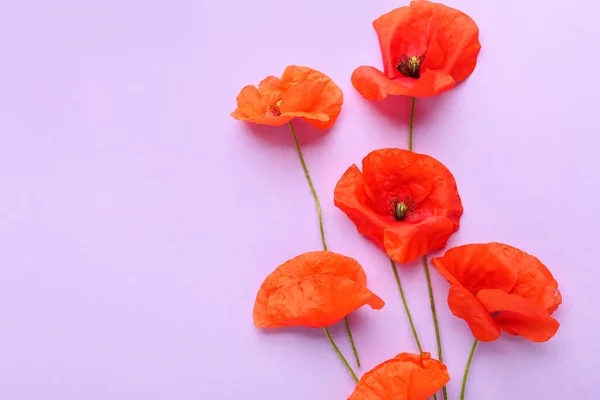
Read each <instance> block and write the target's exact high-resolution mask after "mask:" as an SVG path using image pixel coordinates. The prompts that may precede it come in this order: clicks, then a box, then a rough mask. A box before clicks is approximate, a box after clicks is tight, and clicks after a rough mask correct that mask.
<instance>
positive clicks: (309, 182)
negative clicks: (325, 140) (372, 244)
mask: <svg viewBox="0 0 600 400" xmlns="http://www.w3.org/2000/svg"><path fill="white" fill-rule="evenodd" d="M288 125H289V126H290V130H291V131H292V138H294V144H295V145H296V151H297V152H298V158H299V159H300V164H302V169H303V170H304V175H305V176H306V180H307V181H308V186H310V191H311V192H312V196H313V199H314V200H315V205H316V206H317V215H318V217H319V230H320V231H321V242H322V243H323V250H327V242H326V241H325V229H323V212H322V211H321V202H320V201H319V196H317V191H316V190H315V185H313V182H312V179H311V178H310V174H309V173H308V168H307V167H306V163H305V162H304V157H303V156H302V150H300V144H299V143H298V138H297V137H296V131H294V125H292V121H290V122H288Z"/></svg>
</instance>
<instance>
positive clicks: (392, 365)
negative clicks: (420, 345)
mask: <svg viewBox="0 0 600 400" xmlns="http://www.w3.org/2000/svg"><path fill="white" fill-rule="evenodd" d="M449 380H450V376H449V375H448V369H447V368H446V366H445V365H444V364H442V363H441V362H439V361H437V360H434V359H432V358H431V356H430V354H429V353H423V356H419V355H416V354H409V353H402V354H398V355H397V356H396V357H395V358H393V359H391V360H387V361H385V362H383V363H381V364H379V365H377V366H376V367H375V368H373V369H372V370H371V371H369V372H367V373H365V374H364V375H363V376H362V378H361V380H360V381H359V382H358V384H357V385H356V388H355V389H354V392H353V393H352V394H351V395H350V397H348V400H388V399H405V400H426V399H428V398H429V397H431V396H432V395H433V394H434V393H436V392H437V391H439V390H440V389H441V388H442V387H443V386H444V385H445V384H446V383H448V381H449Z"/></svg>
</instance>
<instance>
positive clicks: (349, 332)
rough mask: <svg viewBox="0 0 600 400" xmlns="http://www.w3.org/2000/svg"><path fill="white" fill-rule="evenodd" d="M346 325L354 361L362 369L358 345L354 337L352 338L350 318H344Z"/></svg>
mask: <svg viewBox="0 0 600 400" xmlns="http://www.w3.org/2000/svg"><path fill="white" fill-rule="evenodd" d="M344 325H346V333H347V334H348V338H349V339H350V346H351V347H352V353H354V359H355V360H356V366H357V367H358V368H360V358H358V351H357V350H356V344H355V343H354V337H353V336H352V331H351V330H350V322H348V317H344Z"/></svg>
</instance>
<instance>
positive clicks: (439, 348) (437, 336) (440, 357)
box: [423, 256, 448, 400]
mask: <svg viewBox="0 0 600 400" xmlns="http://www.w3.org/2000/svg"><path fill="white" fill-rule="evenodd" d="M423 268H424V269H425V277H426V278H427V289H428V290H429V305H430V306H431V315H432V316H433V327H434V328H435V340H436V342H437V355H438V360H439V361H440V362H444V355H443V353H442V338H441V336H440V325H439V323H438V318H437V312H436V310H435V298H434V297H433V286H432V285H431V275H430V274H429V264H427V256H423ZM442 393H443V395H444V400H448V392H447V391H446V386H444V387H443V388H442Z"/></svg>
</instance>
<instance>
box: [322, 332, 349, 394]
mask: <svg viewBox="0 0 600 400" xmlns="http://www.w3.org/2000/svg"><path fill="white" fill-rule="evenodd" d="M323 329H324V330H325V335H326V336H327V339H329V343H331V347H333V349H334V350H335V352H336V353H337V355H338V357H339V358H340V360H342V362H343V363H344V365H345V366H346V368H347V369H348V372H350V375H352V379H354V382H356V383H358V377H357V376H356V373H354V370H353V369H352V367H351V366H350V364H349V363H348V360H346V357H344V355H343V354H342V352H341V351H340V349H339V347H337V345H336V344H335V342H334V341H333V338H332V337H331V333H329V329H327V328H323Z"/></svg>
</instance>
